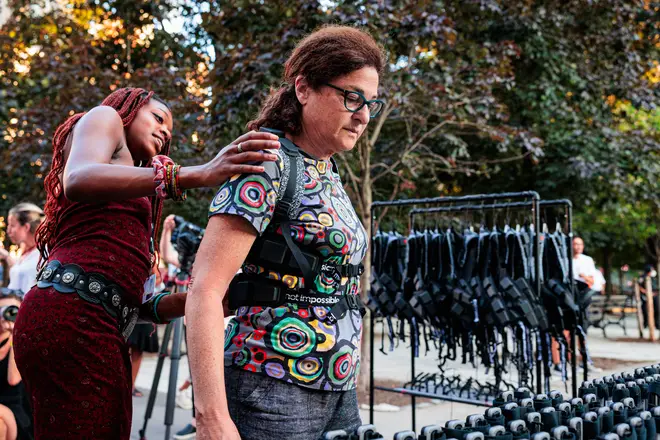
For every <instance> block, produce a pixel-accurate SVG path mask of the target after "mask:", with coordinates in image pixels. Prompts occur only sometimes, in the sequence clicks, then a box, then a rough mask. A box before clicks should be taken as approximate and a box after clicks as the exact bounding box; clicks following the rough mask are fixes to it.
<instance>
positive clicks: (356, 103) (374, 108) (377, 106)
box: [325, 83, 385, 118]
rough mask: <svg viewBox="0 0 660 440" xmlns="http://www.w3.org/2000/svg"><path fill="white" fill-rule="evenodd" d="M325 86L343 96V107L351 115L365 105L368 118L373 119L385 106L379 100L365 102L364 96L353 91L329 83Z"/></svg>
mask: <svg viewBox="0 0 660 440" xmlns="http://www.w3.org/2000/svg"><path fill="white" fill-rule="evenodd" d="M325 85H326V86H328V87H332V88H333V89H335V90H337V91H340V92H342V93H343V94H344V107H346V110H348V111H349V112H351V113H355V112H359V111H360V110H362V107H364V106H365V105H366V106H367V108H368V109H369V117H370V118H375V117H376V116H378V115H379V114H380V112H381V111H382V110H383V107H384V106H385V102H384V101H381V100H380V99H372V100H371V101H369V100H367V98H365V97H364V95H363V94H362V93H360V92H357V91H355V90H346V89H342V88H341V87H337V86H335V85H332V84H330V83H325Z"/></svg>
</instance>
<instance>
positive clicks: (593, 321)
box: [587, 295, 637, 338]
mask: <svg viewBox="0 0 660 440" xmlns="http://www.w3.org/2000/svg"><path fill="white" fill-rule="evenodd" d="M591 300H592V301H591V304H590V305H589V308H588V309H587V319H588V321H589V324H590V325H592V326H594V327H596V328H599V329H601V330H602V331H603V337H605V338H607V333H606V329H607V327H609V326H611V325H614V326H619V327H621V328H622V329H623V334H624V335H626V336H627V335H628V332H627V329H626V316H628V315H632V316H636V315H637V306H636V304H635V299H634V298H633V296H632V295H594V296H593V297H592V298H591Z"/></svg>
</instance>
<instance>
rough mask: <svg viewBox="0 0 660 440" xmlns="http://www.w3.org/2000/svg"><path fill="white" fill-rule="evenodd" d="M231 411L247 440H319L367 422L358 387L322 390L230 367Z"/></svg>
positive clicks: (227, 374) (227, 377)
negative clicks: (345, 389) (326, 434)
mask: <svg viewBox="0 0 660 440" xmlns="http://www.w3.org/2000/svg"><path fill="white" fill-rule="evenodd" d="M225 387H226V389H227V400H228V403H229V413H230V415H231V418H232V420H233V421H234V424H235V425H236V427H237V428H238V432H239V433H240V435H241V440H272V439H277V440H317V439H321V438H322V436H323V433H324V432H326V431H333V430H335V429H344V430H346V431H349V432H350V431H353V430H355V429H356V428H357V427H358V426H360V425H361V424H362V422H361V421H360V412H359V410H358V402H357V391H356V390H350V391H337V392H335V391H317V390H311V389H308V388H303V387H300V386H298V385H294V384H290V383H287V382H284V381H281V380H279V379H273V378H272V377H268V376H264V375H261V374H256V373H251V372H248V371H243V370H238V369H235V368H231V367H227V368H225Z"/></svg>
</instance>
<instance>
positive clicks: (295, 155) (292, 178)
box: [273, 132, 303, 222]
mask: <svg viewBox="0 0 660 440" xmlns="http://www.w3.org/2000/svg"><path fill="white" fill-rule="evenodd" d="M280 133H281V132H280ZM280 133H278V134H280ZM281 134H282V135H281V136H280V139H279V141H280V146H281V150H282V152H283V153H284V154H286V155H287V156H288V159H289V160H288V162H289V164H288V165H289V166H288V167H285V168H284V173H286V176H283V179H282V180H281V181H284V180H286V187H285V188H284V193H281V194H282V197H280V199H279V200H278V201H277V206H275V214H274V216H273V220H274V221H276V222H283V221H286V220H289V219H290V212H291V207H292V206H293V204H294V201H295V198H296V193H298V192H299V190H298V187H299V186H302V185H303V182H302V181H300V182H299V181H298V180H299V179H298V172H299V170H298V167H299V163H298V162H299V159H300V157H301V155H300V151H298V147H296V145H295V144H294V143H293V142H291V141H290V140H288V139H287V138H285V137H284V133H281Z"/></svg>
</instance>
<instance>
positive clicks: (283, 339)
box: [270, 318, 316, 358]
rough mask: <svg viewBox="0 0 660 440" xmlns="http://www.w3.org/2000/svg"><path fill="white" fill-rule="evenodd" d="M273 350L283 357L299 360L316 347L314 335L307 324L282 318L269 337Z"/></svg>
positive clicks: (293, 319)
mask: <svg viewBox="0 0 660 440" xmlns="http://www.w3.org/2000/svg"><path fill="white" fill-rule="evenodd" d="M270 343H271V345H272V347H273V350H275V351H277V352H278V353H281V354H283V355H285V356H290V357H292V358H299V357H301V356H305V355H307V354H309V353H310V352H311V351H312V350H313V349H314V347H315V346H316V333H315V332H314V329H312V328H311V327H310V326H309V325H308V324H307V323H305V322H303V321H301V320H299V319H296V318H284V319H282V320H281V321H280V322H278V323H277V324H275V325H274V326H273V329H272V331H271V335H270Z"/></svg>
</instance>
